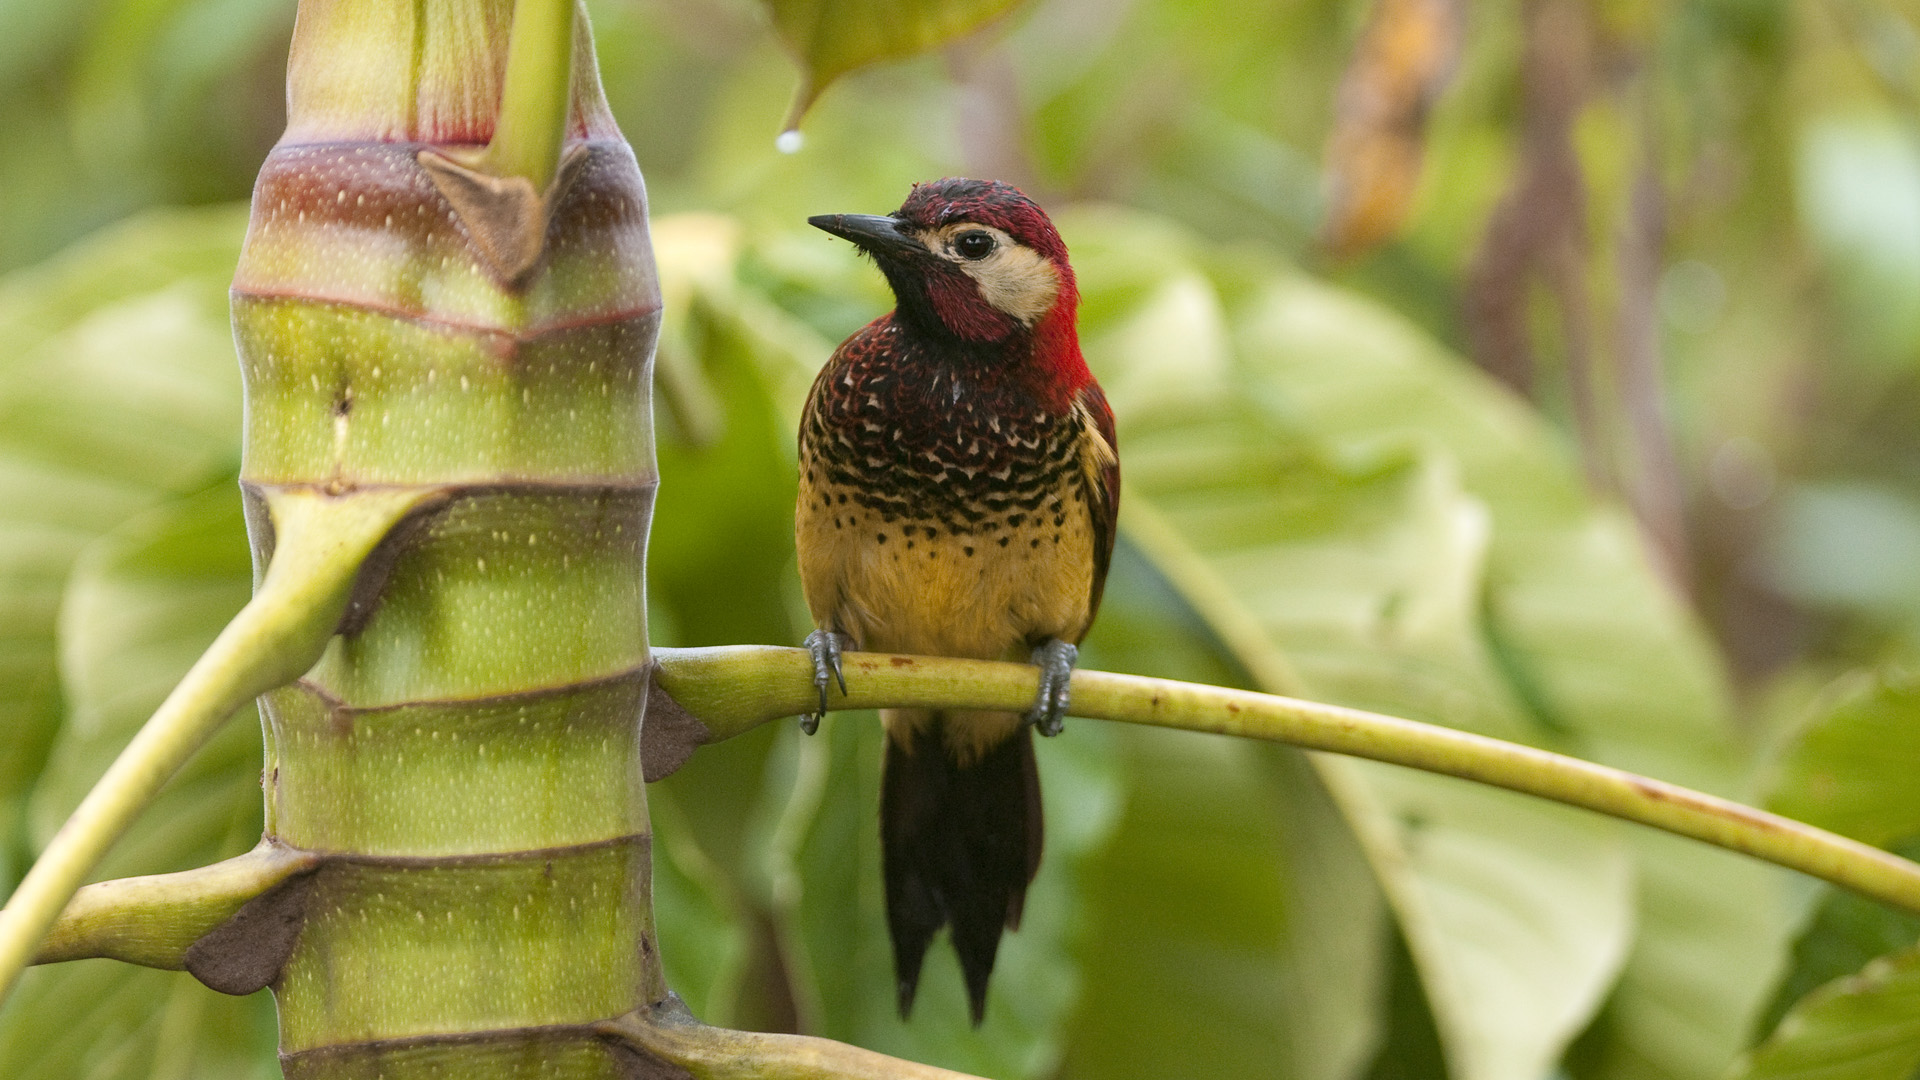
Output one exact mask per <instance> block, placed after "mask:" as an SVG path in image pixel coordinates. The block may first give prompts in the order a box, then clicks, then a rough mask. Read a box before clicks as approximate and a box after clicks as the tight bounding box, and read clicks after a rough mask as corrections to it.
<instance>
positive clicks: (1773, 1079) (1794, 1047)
mask: <svg viewBox="0 0 1920 1080" xmlns="http://www.w3.org/2000/svg"><path fill="white" fill-rule="evenodd" d="M1917 1070H1920V949H1907V950H1905V951H1903V952H1897V953H1893V954H1891V955H1888V956H1883V957H1881V958H1879V959H1877V960H1875V961H1873V962H1872V963H1870V964H1868V965H1867V966H1866V967H1865V968H1862V969H1861V971H1860V973H1859V974H1857V975H1853V976H1849V977H1848V978H1844V979H1840V980H1837V981H1835V982H1832V983H1829V984H1827V985H1826V986H1824V987H1822V988H1820V989H1819V990H1817V991H1815V992H1814V993H1812V994H1810V995H1808V996H1807V998H1806V999H1805V1000H1803V1001H1802V1002H1801V1003H1800V1004H1799V1005H1798V1006H1796V1007H1795V1008H1794V1009H1793V1011H1792V1012H1790V1013H1788V1014H1787V1016H1786V1019H1784V1020H1782V1021H1781V1022H1780V1027H1779V1028H1778V1029H1777V1030H1776V1031H1775V1032H1774V1033H1773V1035H1772V1036H1771V1037H1769V1038H1768V1039H1767V1041H1765V1042H1763V1043H1761V1044H1760V1045H1759V1046H1758V1047H1756V1048H1755V1049H1754V1051H1753V1053H1752V1054H1751V1055H1750V1056H1749V1057H1748V1058H1747V1059H1746V1060H1744V1061H1743V1062H1741V1064H1740V1066H1739V1067H1738V1068H1736V1069H1735V1070H1734V1072H1733V1078H1734V1080H1816V1078H1817V1080H1911V1078H1912V1077H1913V1075H1914V1074H1915V1072H1916V1071H1917Z"/></svg>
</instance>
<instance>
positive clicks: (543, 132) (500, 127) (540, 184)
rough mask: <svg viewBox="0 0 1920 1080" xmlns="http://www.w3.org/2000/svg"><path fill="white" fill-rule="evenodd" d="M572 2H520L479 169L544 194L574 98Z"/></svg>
mask: <svg viewBox="0 0 1920 1080" xmlns="http://www.w3.org/2000/svg"><path fill="white" fill-rule="evenodd" d="M573 19H574V0H518V2H517V3H515V4H514V5H513V30H512V33H511V36H510V37H509V38H508V39H507V75H506V84H505V86H504V87H503V88H502V90H501V94H500V119H499V120H498V122H496V123H495V124H494V128H493V141H492V142H490V143H488V144H487V152H486V157H485V158H484V159H483V162H482V165H481V171H482V172H485V173H487V174H489V175H492V176H500V177H507V176H521V177H525V178H526V179H527V180H528V181H529V182H530V183H532V184H533V190H534V191H536V192H540V191H545V190H546V188H547V185H548V184H551V183H552V182H553V177H554V174H555V172H556V171H557V170H558V169H559V167H560V145H561V143H562V142H564V141H565V140H566V135H567V107H568V105H569V104H571V102H572V97H573Z"/></svg>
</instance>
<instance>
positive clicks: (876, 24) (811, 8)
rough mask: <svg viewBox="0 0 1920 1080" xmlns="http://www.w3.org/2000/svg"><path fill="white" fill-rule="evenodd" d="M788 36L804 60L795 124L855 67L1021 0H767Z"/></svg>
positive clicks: (925, 45) (934, 41) (969, 25)
mask: <svg viewBox="0 0 1920 1080" xmlns="http://www.w3.org/2000/svg"><path fill="white" fill-rule="evenodd" d="M764 2H765V4H766V5H767V11H768V13H769V14H770V15H772V17H773V28H774V30H775V31H776V32H778V33H779V35H780V40H781V42H782V44H784V45H786V47H787V51H789V52H791V53H792V54H793V57H794V59H795V60H797V61H798V62H799V64H800V68H801V81H800V89H799V92H798V93H796V94H795V95H794V102H793V107H792V111H791V112H789V113H788V115H787V127H788V128H795V127H798V126H799V123H800V118H801V117H802V116H803V115H805V114H806V111H807V109H808V107H810V106H811V105H812V104H813V102H814V100H815V99H816V98H818V97H819V96H820V93H821V91H823V90H825V89H826V88H827V85H828V84H829V83H831V82H833V80H835V79H837V78H839V77H840V76H842V75H845V74H846V73H847V72H849V71H852V70H854V69H855V68H859V67H864V66H866V65H868V64H871V63H875V62H878V61H881V60H899V59H901V58H903V57H908V56H913V55H916V54H918V53H923V52H926V51H927V50H929V49H932V48H934V47H936V46H939V45H942V44H944V43H946V42H948V41H951V40H953V39H954V38H957V37H960V36H962V35H964V34H968V33H971V32H973V31H974V30H978V29H979V28H980V27H982V26H984V25H986V24H987V23H989V22H991V21H992V20H994V19H995V18H998V17H999V16H1001V15H1004V14H1006V13H1007V12H1009V11H1011V10H1013V9H1014V8H1015V7H1018V6H1019V4H1020V0H764Z"/></svg>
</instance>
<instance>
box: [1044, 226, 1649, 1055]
mask: <svg viewBox="0 0 1920 1080" xmlns="http://www.w3.org/2000/svg"><path fill="white" fill-rule="evenodd" d="M1067 227H1068V230H1069V231H1068V235H1069V236H1070V237H1071V238H1072V244H1073V247H1074V251H1075V253H1076V262H1077V263H1078V264H1079V265H1080V266H1081V267H1090V269H1082V270H1081V274H1082V278H1083V280H1088V281H1105V282H1118V283H1120V284H1119V285H1118V289H1119V290H1121V291H1122V292H1123V293H1124V294H1125V295H1127V296H1130V297H1132V298H1133V302H1132V303H1131V304H1128V303H1125V302H1124V301H1120V302H1116V301H1119V300H1120V298H1119V297H1117V296H1101V295H1098V294H1097V293H1096V292H1095V291H1094V290H1093V289H1090V290H1089V301H1088V310H1087V320H1086V327H1087V339H1086V340H1087V342H1088V351H1089V354H1090V355H1091V356H1093V357H1094V358H1095V359H1096V361H1097V362H1099V363H1100V365H1101V374H1102V376H1103V378H1104V379H1106V381H1107V382H1108V384H1109V385H1110V386H1111V395H1112V398H1113V401H1114V403H1115V408H1116V413H1117V414H1118V419H1119V424H1120V429H1121V432H1122V435H1121V438H1122V443H1123V454H1124V456H1125V462H1126V476H1127V480H1128V485H1129V488H1128V496H1127V499H1128V500H1129V502H1128V505H1127V510H1126V512H1125V516H1124V517H1123V528H1125V529H1127V530H1128V535H1129V536H1131V537H1132V538H1133V540H1134V541H1135V542H1136V543H1139V544H1140V545H1141V547H1142V549H1143V550H1144V551H1145V552H1146V553H1147V555H1148V556H1149V558H1151V559H1153V560H1154V561H1155V562H1156V563H1157V564H1158V565H1159V566H1160V567H1161V568H1162V570H1163V572H1165V573H1166V574H1167V576H1168V578H1169V580H1171V581H1172V582H1174V584H1175V586H1176V588H1179V589H1180V590H1181V591H1182V592H1183V593H1184V594H1185V595H1187V597H1188V598H1189V599H1190V600H1192V601H1193V602H1194V603H1195V605H1196V607H1197V608H1198V610H1199V611H1200V612H1201V613H1202V614H1203V615H1204V616H1206V617H1207V618H1208V619H1209V621H1210V622H1211V623H1212V624H1213V626H1214V627H1215V629H1216V631H1217V632H1218V633H1220V635H1221V637H1222V638H1223V639H1224V640H1225V641H1226V642H1227V644H1228V645H1229V647H1231V648H1232V649H1233V651H1234V653H1235V655H1237V656H1238V657H1239V658H1240V660H1241V662H1242V663H1244V664H1245V665H1246V666H1247V667H1248V669H1249V670H1250V671H1251V672H1252V673H1253V674H1254V676H1255V677H1256V678H1257V679H1258V680H1259V681H1260V682H1261V684H1262V685H1263V687H1264V688H1266V689H1270V690H1278V691H1283V692H1296V693H1298V692H1302V691H1303V690H1304V691H1305V692H1308V693H1310V694H1312V695H1314V696H1316V697H1321V698H1324V699H1329V700H1335V701H1340V702H1343V703H1347V704H1352V705H1356V706H1360V707H1365V708H1375V709H1382V710H1384V711H1389V712H1394V713H1397V714H1401V715H1413V716H1418V717H1423V718H1427V719H1433V720H1437V721H1439V722H1443V723H1450V724H1454V725H1456V726H1463V727H1468V728H1470V729H1473V730H1479V731H1483V732H1487V733H1491V734H1498V735H1500V736H1502V737H1506V738H1519V739H1522V740H1530V739H1536V738H1537V737H1538V734H1539V729H1538V728H1536V727H1534V726H1533V725H1532V723H1531V722H1530V719H1529V717H1528V715H1527V713H1526V711H1525V709H1524V703H1523V701H1522V699H1521V698H1520V697H1519V696H1518V695H1516V694H1515V693H1514V691H1513V690H1512V689H1511V688H1510V687H1509V686H1508V685H1507V683H1506V681H1505V679H1504V677H1503V673H1502V670H1501V668H1500V666H1499V665H1498V664H1497V663H1496V662H1495V659H1494V657H1493V656H1492V655H1491V654H1490V652H1489V650H1488V649H1487V646H1486V643H1485V641H1484V640H1483V635H1482V633H1481V629H1480V626H1479V623H1480V612H1481V602H1482V601H1481V596H1482V590H1483V587H1484V585H1483V577H1482V575H1483V573H1484V567H1485V562H1484V560H1485V558H1486V553H1487V542H1488V525H1489V522H1488V518H1487V514H1486V510H1485V508H1484V506H1483V504H1481V503H1480V502H1479V501H1478V500H1476V499H1474V498H1472V497H1471V496H1468V495H1467V494H1466V493H1464V492H1463V491H1461V490H1460V487H1459V484H1458V481H1457V479H1456V471H1455V469H1454V468H1453V466H1452V465H1451V463H1450V461H1449V460H1448V458H1447V457H1446V456H1444V455H1443V454H1442V453H1439V452H1437V451H1436V450H1434V449H1429V448H1428V447H1426V446H1422V445H1421V444H1420V443H1419V442H1413V443H1411V444H1409V443H1408V442H1407V441H1405V440H1400V441H1399V443H1398V445H1395V444H1394V443H1389V442H1384V441H1380V440H1375V443H1374V445H1372V446H1370V447H1355V448H1354V449H1353V450H1352V451H1350V452H1349V453H1347V454H1346V455H1345V457H1344V458H1343V459H1342V460H1338V461H1335V460H1328V459H1326V458H1324V457H1322V456H1321V455H1322V454H1323V453H1324V450H1323V449H1322V446H1321V444H1319V443H1318V442H1316V440H1314V439H1313V438H1311V437H1310V436H1308V435H1306V433H1304V432H1302V430H1301V428H1300V426H1299V425H1298V424H1296V423H1293V422H1291V419H1292V418H1291V416H1290V415H1289V412H1290V410H1289V408H1288V405H1289V404H1290V403H1288V402H1286V401H1285V400H1284V395H1285V394H1286V393H1288V392H1289V391H1290V390H1291V389H1292V383H1291V382H1290V381H1289V380H1284V379H1281V378H1278V377H1273V376H1270V374H1269V371H1268V370H1264V364H1263V362H1264V361H1267V359H1268V357H1269V356H1271V355H1273V354H1274V353H1277V352H1278V351H1279V350H1280V349H1281V348H1282V347H1283V346H1282V341H1283V340H1284V339H1280V340H1276V338H1275V336H1274V335H1273V331H1274V330H1275V329H1276V328H1277V329H1282V330H1284V329H1286V327H1285V326H1284V324H1277V323H1276V322H1275V321H1274V320H1273V318H1272V316H1271V314H1270V308H1269V307H1268V306H1267V305H1277V304H1281V303H1285V302H1287V301H1293V302H1294V307H1293V308H1292V309H1291V314H1292V315H1294V316H1295V317H1298V318H1302V319H1312V318H1314V317H1315V316H1316V315H1319V314H1321V313H1320V312H1316V311H1313V310H1312V309H1311V308H1310V307H1308V306H1307V305H1309V304H1310V303H1311V301H1312V299H1313V298H1312V297H1311V296H1310V295H1308V296H1303V295H1302V294H1301V293H1300V291H1299V290H1297V289H1295V290H1292V291H1287V290H1288V283H1287V281H1286V279H1285V278H1283V277H1281V276H1279V275H1277V274H1276V273H1275V272H1274V271H1272V270H1266V271H1264V272H1262V271H1261V270H1259V269H1246V270H1243V269H1240V268H1236V267H1232V266H1222V265H1218V264H1216V265H1215V266H1213V267H1208V266H1207V265H1206V264H1205V262H1204V261H1203V260H1202V259H1200V258H1197V257H1196V256H1194V255H1190V254H1189V255H1188V260H1193V261H1187V260H1183V259H1181V258H1180V256H1181V255H1183V254H1187V253H1189V252H1191V251H1192V248H1191V245H1190V244H1183V243H1181V242H1180V240H1179V238H1178V237H1177V236H1169V235H1167V231H1166V230H1164V229H1163V228H1159V227H1156V226H1153V225H1151V224H1144V223H1140V222H1137V221H1127V220H1125V219H1115V218H1113V217H1106V218H1096V219H1089V218H1086V217H1074V218H1070V219H1069V221H1068V223H1067ZM1149 250H1150V251H1153V252H1155V253H1156V256H1157V258H1156V259H1155V260H1152V261H1148V260H1142V259H1140V258H1139V257H1138V253H1139V252H1142V251H1149ZM1123 266H1130V267H1135V268H1138V267H1141V266H1148V267H1151V268H1152V269H1151V270H1149V271H1146V272H1145V273H1157V274H1159V275H1162V276H1161V281H1160V282H1158V283H1155V282H1153V281H1152V280H1151V279H1149V280H1147V281H1141V280H1140V279H1141V278H1142V277H1143V276H1144V273H1143V272H1142V271H1140V270H1138V269H1135V270H1133V271H1132V272H1131V273H1129V272H1128V271H1127V270H1125V269H1122V267H1123ZM1210 269H1211V270H1212V273H1209V272H1208V271H1209V270H1210ZM1263 316H1265V318H1264V319H1263V318H1262V317H1263ZM1374 319H1375V321H1378V317H1377V316H1375V317H1374ZM1263 330H1264V331H1266V333H1265V334H1262V331H1263ZM1294 336H1295V337H1296V338H1297V337H1298V336H1299V335H1298V334H1297V333H1296V334H1295V335H1294ZM1287 355H1288V356H1289V357H1293V356H1294V353H1292V352H1289V353H1288V354H1287ZM1294 362H1295V364H1296V365H1297V364H1298V363H1299V361H1298V360H1297V359H1296V360H1295V361H1294ZM1305 374H1306V375H1307V376H1308V378H1309V380H1310V379H1311V375H1312V373H1311V372H1307V373H1305ZM1316 760H1317V764H1318V765H1319V770H1320V775H1321V776H1322V777H1323V778H1324V779H1325V780H1326V781H1327V782H1328V784H1329V785H1330V787H1331V789H1332V792H1333V795H1334V799H1335V802H1336V803H1337V804H1338V805H1339V806H1340V807H1341V809H1342V811H1344V813H1345V814H1346V817H1347V820H1348V821H1349V822H1350V823H1351V824H1352V826H1353V828H1354V830H1355V832H1356V834H1357V835H1358V837H1359V839H1360V843H1361V847H1362V848H1363V849H1364V850H1365V851H1366V852H1367V855H1368V857H1369V858H1370V859H1371V861H1372V863H1373V868H1374V872H1375V874H1376V875H1378V876H1379V878H1380V881H1381V885H1382V888H1383V889H1384V891H1385V893H1386V895H1387V897H1388V900H1389V902H1390V903H1391V904H1392V905H1393V908H1394V910H1395V913H1396V915H1397V916H1398V918H1399V920H1400V925H1401V929H1402V932H1403V933H1404V934H1405V935H1406V938H1407V941H1408V944H1409V947H1410V948H1411V951H1412V954H1413V956H1414V958H1415V960H1416V962H1417V964H1418V967H1419V970H1420V973H1421V976H1422V979H1423V981H1424V982H1425V984H1426V988H1427V997H1428V1000H1429V1002H1430V1004H1431V1007H1432V1009H1433V1011H1434V1015H1435V1018H1436V1020H1437V1022H1438V1025H1439V1030H1440V1033H1441V1038H1442V1043H1443V1045H1444V1046H1445V1047H1446V1050H1447V1054H1448V1060H1449V1062H1450V1064H1451V1066H1452V1072H1453V1074H1454V1075H1456V1076H1457V1077H1460V1078H1463V1080H1465V1078H1482V1077H1486V1078H1492V1077H1515V1078H1520V1077H1534V1076H1538V1075H1539V1074H1540V1073H1541V1072H1542V1071H1544V1070H1546V1069H1547V1068H1549V1067H1550V1066H1551V1065H1552V1063H1553V1062H1554V1061H1556V1060H1557V1059H1558V1057H1559V1054H1560V1051H1561V1049H1562V1048H1563V1047H1564V1046H1565V1044H1566V1042H1567V1041H1568V1040H1570V1039H1571V1038H1572V1036H1573V1035H1574V1034H1575V1033H1577V1032H1578V1031H1579V1030H1580V1029H1581V1028H1582V1027H1584V1026H1585V1024H1586V1022H1587V1019H1588V1017H1589V1016H1590V1015H1591V1012H1592V1010H1593V1009H1594V1008H1595V1007H1596V1006H1597V1005H1598V1003H1599V1001H1600V1000H1601V998H1602V997H1603V995H1604V993H1605V991H1606V989H1607V988H1608V987H1609V986H1610V985H1611V983H1612V981H1613V978H1614V976H1615V974H1616V973H1617V971H1618V968H1619V965H1620V963H1621V961H1622V960H1623V958H1624V956H1625V952H1626V948H1627V945H1628V942H1629V940H1630V936H1631V931H1630V927H1631V921H1632V917H1633V904H1632V890H1631V881H1632V870H1631V862H1630V860H1629V858H1628V856H1627V852H1626V849H1625V847H1624V846H1623V845H1622V843H1621V842H1620V838H1619V836H1618V835H1617V832H1616V830H1614V829H1612V828H1610V827H1609V826H1607V825H1605V824H1603V823H1599V822H1596V821H1593V820H1591V819H1588V818H1586V817H1584V816H1581V815H1578V814H1574V813H1571V812H1567V811H1565V810H1563V809H1561V808H1555V807H1547V806H1545V805H1543V804H1540V803H1537V802H1534V801H1532V800H1526V799H1522V798H1519V797H1516V796H1511V795H1507V794H1504V793H1498V792H1491V791H1485V790H1472V789H1469V788H1468V787H1467V786H1466V785H1460V784H1455V783H1450V782H1447V781H1444V780H1437V779H1435V778H1432V777H1426V776H1418V775H1414V774H1411V773H1407V772H1405V771H1403V770H1396V769H1391V768H1387V767H1382V766H1373V765H1369V764H1366V763H1359V762H1349V761H1340V760H1336V759H1331V758H1327V759H1316Z"/></svg>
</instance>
